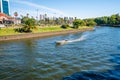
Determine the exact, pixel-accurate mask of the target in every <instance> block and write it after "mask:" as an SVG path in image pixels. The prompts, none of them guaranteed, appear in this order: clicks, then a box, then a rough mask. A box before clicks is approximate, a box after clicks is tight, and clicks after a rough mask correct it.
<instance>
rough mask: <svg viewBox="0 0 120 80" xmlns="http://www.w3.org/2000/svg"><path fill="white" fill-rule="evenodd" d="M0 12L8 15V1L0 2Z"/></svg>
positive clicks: (1, 0) (2, 0)
mask: <svg viewBox="0 0 120 80" xmlns="http://www.w3.org/2000/svg"><path fill="white" fill-rule="evenodd" d="M0 12H1V13H4V14H7V15H10V4H9V0H0Z"/></svg>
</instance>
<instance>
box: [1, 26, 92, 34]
mask: <svg viewBox="0 0 120 80" xmlns="http://www.w3.org/2000/svg"><path fill="white" fill-rule="evenodd" d="M85 28H93V27H87V26H83V27H80V28H79V29H85ZM63 30H74V29H73V28H68V29H62V28H60V26H53V27H52V26H51V27H50V26H49V27H37V28H36V29H33V30H32V31H33V33H39V32H53V31H63ZM15 34H22V33H19V32H16V31H15V30H14V28H12V27H9V28H1V29H0V36H5V35H15Z"/></svg>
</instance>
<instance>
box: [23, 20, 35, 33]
mask: <svg viewBox="0 0 120 80" xmlns="http://www.w3.org/2000/svg"><path fill="white" fill-rule="evenodd" d="M35 22H36V21H35V19H33V18H28V19H27V20H26V21H25V25H24V31H25V32H30V31H31V29H33V28H35Z"/></svg>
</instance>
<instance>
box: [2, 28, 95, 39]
mask: <svg viewBox="0 0 120 80" xmlns="http://www.w3.org/2000/svg"><path fill="white" fill-rule="evenodd" d="M91 30H93V28H87V29H80V30H65V31H55V32H42V33H25V34H17V35H7V36H0V41H8V40H19V39H25V38H35V37H39V38H43V37H49V36H56V35H65V34H73V33H78V32H84V31H91Z"/></svg>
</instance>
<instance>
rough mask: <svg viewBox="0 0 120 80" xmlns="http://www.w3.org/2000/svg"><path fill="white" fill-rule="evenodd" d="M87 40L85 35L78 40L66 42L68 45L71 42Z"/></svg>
mask: <svg viewBox="0 0 120 80" xmlns="http://www.w3.org/2000/svg"><path fill="white" fill-rule="evenodd" d="M86 39H87V35H82V36H81V37H80V38H78V39H73V40H68V42H69V43H71V42H78V41H83V40H86Z"/></svg>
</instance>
